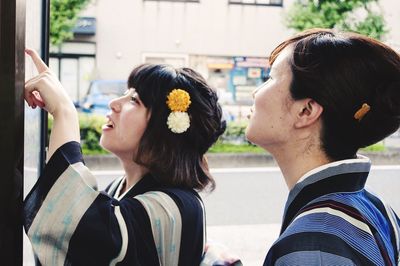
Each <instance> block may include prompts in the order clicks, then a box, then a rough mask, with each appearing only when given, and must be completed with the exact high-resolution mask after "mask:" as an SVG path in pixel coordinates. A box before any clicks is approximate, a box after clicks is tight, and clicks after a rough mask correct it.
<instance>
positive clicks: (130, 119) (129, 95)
mask: <svg viewBox="0 0 400 266" xmlns="http://www.w3.org/2000/svg"><path fill="white" fill-rule="evenodd" d="M109 106H110V109H111V114H109V115H107V118H108V122H107V124H105V125H104V126H103V128H102V130H103V134H102V135H101V138H100V145H101V146H102V147H103V148H104V149H106V150H108V151H110V152H112V153H114V154H115V155H117V156H118V157H119V158H127V159H132V158H133V157H134V156H135V154H136V152H137V149H138V145H139V141H140V139H141V138H142V135H143V133H144V131H145V129H146V127H147V123H148V121H149V119H150V111H149V110H148V109H147V108H146V107H145V106H144V104H143V103H142V101H141V100H140V98H139V95H138V94H137V93H136V92H135V89H128V90H127V91H126V92H125V94H124V95H123V96H121V97H119V98H116V99H114V100H112V101H110V103H109Z"/></svg>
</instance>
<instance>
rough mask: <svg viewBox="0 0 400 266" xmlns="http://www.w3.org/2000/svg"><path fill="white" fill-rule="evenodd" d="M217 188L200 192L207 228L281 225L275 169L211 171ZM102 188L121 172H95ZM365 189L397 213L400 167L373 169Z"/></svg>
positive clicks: (281, 196)
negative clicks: (205, 209) (205, 211)
mask: <svg viewBox="0 0 400 266" xmlns="http://www.w3.org/2000/svg"><path fill="white" fill-rule="evenodd" d="M212 173H213V176H214V177H215V180H216V183H217V187H216V189H215V190H214V191H213V192H211V193H202V197H203V199H204V202H205V205H206V208H207V221H208V224H209V225H242V224H271V223H280V222H281V216H282V210H283V207H284V204H285V201H286V198H287V194H288V190H287V187H286V184H285V182H284V181H283V178H282V175H281V173H280V171H279V169H278V168H275V167H270V168H239V169H238V168H230V169H214V170H213V171H212ZM95 174H97V177H98V181H99V186H100V188H104V187H105V186H106V185H107V184H108V183H109V182H111V180H112V179H113V178H114V177H115V176H118V175H120V174H121V172H114V174H113V173H112V172H95ZM367 186H368V187H369V188H370V189H371V190H372V191H374V192H376V193H378V194H379V195H381V196H382V197H383V198H384V199H385V200H386V201H387V202H388V203H389V204H391V205H392V207H393V208H394V209H395V211H397V212H398V213H400V194H399V188H400V166H375V167H374V168H373V169H372V171H371V173H370V177H369V178H368V182H367Z"/></svg>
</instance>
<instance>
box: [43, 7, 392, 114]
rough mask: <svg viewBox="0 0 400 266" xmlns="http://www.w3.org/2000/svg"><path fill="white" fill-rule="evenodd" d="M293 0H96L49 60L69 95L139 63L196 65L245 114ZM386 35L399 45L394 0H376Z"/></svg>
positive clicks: (121, 75)
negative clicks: (378, 3)
mask: <svg viewBox="0 0 400 266" xmlns="http://www.w3.org/2000/svg"><path fill="white" fill-rule="evenodd" d="M293 2H294V0H119V1H109V0H95V1H92V2H91V4H90V5H89V6H88V7H87V8H86V9H85V10H84V11H83V12H82V13H81V15H80V18H79V20H78V22H77V25H76V27H75V29H74V39H73V40H71V41H68V42H65V43H63V44H62V45H61V46H57V47H54V46H53V47H52V48H51V53H50V57H51V59H50V66H51V68H52V69H53V70H54V71H55V72H57V73H58V74H59V76H60V79H61V81H62V82H63V84H64V85H65V87H66V88H67V89H68V91H69V93H70V96H71V97H72V98H73V99H74V101H76V102H79V101H81V100H82V99H83V98H84V96H85V95H86V94H87V91H88V88H89V84H90V81H91V80H98V79H101V80H110V79H111V80H125V79H126V78H127V76H128V75H129V72H130V71H131V70H132V68H133V67H134V66H136V65H138V64H140V63H145V62H148V63H167V64H172V65H174V66H177V67H180V66H188V67H191V68H194V69H195V70H197V71H199V72H200V73H201V74H202V75H203V76H204V77H205V78H206V79H207V80H208V82H209V83H211V85H212V86H213V87H214V88H216V89H217V91H218V93H219V95H220V99H221V103H222V104H223V105H224V106H225V109H226V110H227V112H228V114H229V115H228V116H227V118H228V119H234V118H238V116H239V118H240V116H243V115H245V113H246V111H245V110H246V106H249V105H250V104H251V92H252V91H253V90H254V89H255V88H256V87H257V86H259V85H260V84H261V83H263V81H264V80H265V79H266V78H267V76H268V71H269V64H268V55H269V53H270V52H271V51H272V49H273V48H274V47H275V46H276V45H277V44H279V43H280V42H281V41H282V40H284V39H285V38H287V37H288V36H290V35H292V34H293V33H294V31H292V30H289V29H288V28H286V26H285V25H284V23H283V15H284V13H285V12H286V11H287V8H288V7H290V5H291V4H292V3H293ZM380 6H381V8H382V11H383V14H384V18H385V20H386V23H387V27H388V29H389V33H388V34H387V37H386V41H387V42H388V43H390V44H391V45H393V46H397V47H400V31H399V30H398V29H397V27H398V26H400V8H399V5H398V1H397V0H381V1H380Z"/></svg>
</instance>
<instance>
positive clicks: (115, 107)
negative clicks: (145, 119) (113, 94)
mask: <svg viewBox="0 0 400 266" xmlns="http://www.w3.org/2000/svg"><path fill="white" fill-rule="evenodd" d="M120 99H121V98H115V99H112V100H111V101H110V102H109V103H108V107H110V109H111V110H112V111H113V112H116V113H118V112H120V111H121V101H120Z"/></svg>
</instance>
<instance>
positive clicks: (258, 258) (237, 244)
mask: <svg viewBox="0 0 400 266" xmlns="http://www.w3.org/2000/svg"><path fill="white" fill-rule="evenodd" d="M279 230H280V225H279V224H254V225H223V226H208V227H207V238H208V239H209V240H213V241H215V242H218V243H221V244H224V245H225V246H227V247H228V248H229V250H230V251H232V252H233V253H234V254H236V255H238V256H239V258H240V259H241V260H242V262H243V265H245V266H260V265H262V264H263V262H264V259H265V256H266V255H267V251H268V250H269V248H270V246H271V245H272V244H273V243H274V241H275V240H276V239H277V238H278V235H279Z"/></svg>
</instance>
